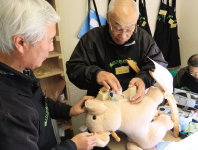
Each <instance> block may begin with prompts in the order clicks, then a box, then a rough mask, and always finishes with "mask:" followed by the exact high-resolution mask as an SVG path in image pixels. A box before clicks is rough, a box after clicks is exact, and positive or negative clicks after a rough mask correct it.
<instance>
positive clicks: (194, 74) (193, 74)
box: [190, 72, 198, 76]
mask: <svg viewBox="0 0 198 150" xmlns="http://www.w3.org/2000/svg"><path fill="white" fill-rule="evenodd" d="M190 75H191V76H196V75H198V73H191V72H190Z"/></svg>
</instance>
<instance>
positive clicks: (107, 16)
mask: <svg viewBox="0 0 198 150" xmlns="http://www.w3.org/2000/svg"><path fill="white" fill-rule="evenodd" d="M106 18H107V23H108V24H109V14H108V12H107V14H106Z"/></svg>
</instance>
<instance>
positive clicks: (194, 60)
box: [188, 54, 198, 67]
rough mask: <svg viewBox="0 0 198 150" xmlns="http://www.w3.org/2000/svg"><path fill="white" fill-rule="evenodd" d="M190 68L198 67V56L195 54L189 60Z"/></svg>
mask: <svg viewBox="0 0 198 150" xmlns="http://www.w3.org/2000/svg"><path fill="white" fill-rule="evenodd" d="M189 66H193V67H198V54H194V55H192V56H191V57H190V58H189V59H188V67H189Z"/></svg>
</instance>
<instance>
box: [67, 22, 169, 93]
mask: <svg viewBox="0 0 198 150" xmlns="http://www.w3.org/2000/svg"><path fill="white" fill-rule="evenodd" d="M134 44H135V46H136V48H135V50H136V51H135V53H137V54H136V55H137V56H139V58H138V59H139V64H138V67H139V68H140V72H139V73H137V74H131V78H130V80H131V79H132V78H134V77H139V78H141V79H142V80H143V81H144V83H145V86H146V88H148V87H150V86H151V85H153V84H154V83H155V82H154V79H153V78H152V77H151V76H150V74H149V72H148V71H149V70H151V69H154V64H153V63H152V62H151V61H150V60H149V59H148V58H147V56H148V57H150V58H151V59H153V60H154V61H155V62H157V63H159V64H160V65H162V66H164V67H167V65H168V64H167V62H166V61H165V60H164V57H163V54H162V52H161V51H160V49H159V48H158V46H157V45H156V43H155V41H154V40H153V38H152V37H151V36H150V35H149V34H148V33H147V32H146V31H145V30H143V29H141V28H139V27H137V32H136V33H133V35H132V36H131V38H130V39H129V40H128V41H127V42H126V43H125V44H123V45H117V44H116V43H115V42H114V41H113V40H112V38H111V36H110V34H109V26H108V24H106V25H105V26H101V27H96V28H94V29H92V30H90V31H88V32H87V33H85V34H84V35H83V36H82V38H81V39H80V41H79V42H78V44H77V46H76V47H75V49H74V51H73V53H72V55H71V57H70V60H69V61H67V63H66V67H67V75H68V77H69V79H70V81H71V82H72V83H74V84H75V85H76V86H77V87H79V88H81V89H86V90H88V95H93V96H96V94H97V93H98V91H99V88H101V86H100V85H98V84H97V81H96V77H97V74H98V73H99V71H102V70H105V68H106V65H107V64H106V62H107V60H108V59H109V58H110V57H114V56H115V57H117V56H116V55H115V54H114V52H115V51H116V52H119V55H120V57H121V58H122V60H121V61H122V62H124V59H128V58H130V57H133V56H132V55H133V52H134V51H133V52H131V53H130V52H128V53H130V55H131V56H128V53H125V52H124V51H125V50H127V51H130V50H129V49H130V48H131V51H132V47H134ZM133 49H134V48H133ZM109 50H111V52H112V53H107V51H109ZM116 59H117V60H118V61H120V60H119V58H115V60H116ZM122 65H126V62H125V64H121V65H120V66H122ZM105 71H107V70H105ZM111 73H113V74H114V75H115V73H114V71H112V72H111ZM130 73H132V71H131V72H130ZM117 77H119V76H117ZM121 80H122V81H120V83H121V86H122V87H123V86H125V89H123V90H126V87H128V85H124V84H123V83H122V82H125V84H126V83H127V84H129V82H130V80H129V78H128V79H127V78H125V77H123V78H121ZM124 80H127V81H124Z"/></svg>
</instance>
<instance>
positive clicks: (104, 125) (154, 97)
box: [85, 87, 173, 150]
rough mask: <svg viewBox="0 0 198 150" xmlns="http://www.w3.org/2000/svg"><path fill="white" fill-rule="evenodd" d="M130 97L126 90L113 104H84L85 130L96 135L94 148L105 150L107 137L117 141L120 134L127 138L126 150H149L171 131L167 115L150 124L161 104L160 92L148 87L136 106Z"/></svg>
mask: <svg viewBox="0 0 198 150" xmlns="http://www.w3.org/2000/svg"><path fill="white" fill-rule="evenodd" d="M134 93H135V92H134ZM129 97H130V90H129V89H128V90H126V91H125V92H123V93H122V94H121V95H117V96H115V97H114V99H113V100H105V101H102V100H100V99H97V98H96V99H94V100H87V101H86V102H85V107H86V108H87V110H88V113H87V115H86V126H87V127H88V129H89V130H90V131H91V132H93V133H94V134H96V135H97V137H98V139H97V146H99V147H104V146H106V145H107V144H108V142H109V140H110V137H109V135H110V134H112V136H114V137H115V138H116V140H117V141H119V140H120V139H119V137H117V136H116V134H115V132H114V131H116V130H119V131H122V132H124V133H125V134H126V135H127V136H128V141H129V142H128V143H127V149H128V150H136V149H138V150H139V149H148V148H151V147H154V146H155V145H156V144H158V143H159V142H160V141H161V140H162V139H163V137H164V136H165V134H166V132H167V130H170V129H172V128H173V122H172V121H171V118H170V117H169V116H167V115H160V116H159V117H158V118H157V120H155V121H152V119H153V117H154V116H155V113H156V110H157V107H158V105H159V104H160V103H161V102H162V101H163V94H162V92H161V90H160V89H158V88H154V87H150V88H149V90H148V92H147V93H146V94H145V96H144V98H143V100H142V101H141V102H140V103H138V104H131V103H130V100H129Z"/></svg>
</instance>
